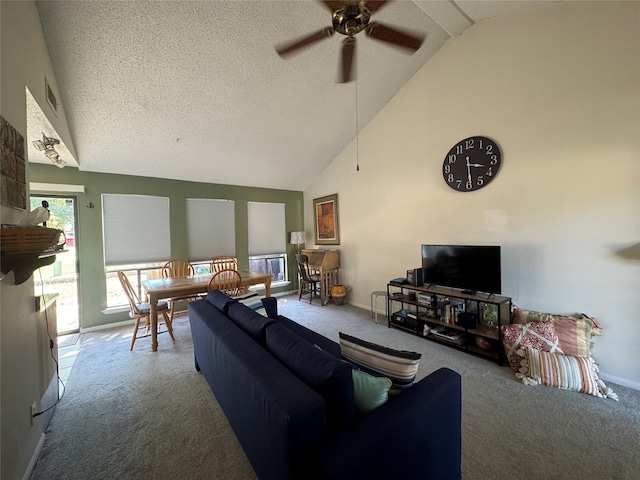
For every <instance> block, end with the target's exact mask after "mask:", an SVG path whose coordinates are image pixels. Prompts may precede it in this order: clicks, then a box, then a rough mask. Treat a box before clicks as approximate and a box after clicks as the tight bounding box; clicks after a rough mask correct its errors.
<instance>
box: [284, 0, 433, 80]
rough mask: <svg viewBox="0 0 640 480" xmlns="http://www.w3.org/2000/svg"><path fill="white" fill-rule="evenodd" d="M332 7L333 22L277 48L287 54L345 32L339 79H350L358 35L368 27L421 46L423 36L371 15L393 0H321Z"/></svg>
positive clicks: (385, 38) (401, 43)
mask: <svg viewBox="0 0 640 480" xmlns="http://www.w3.org/2000/svg"><path fill="white" fill-rule="evenodd" d="M318 1H319V3H322V4H323V5H324V6H325V7H326V8H327V9H329V10H330V11H331V20H332V24H333V25H332V26H331V27H325V28H323V29H321V30H319V31H317V32H313V33H311V34H309V35H305V36H303V37H300V38H297V39H295V40H293V41H292V42H289V43H286V44H284V45H282V46H280V47H276V52H277V53H278V55H280V56H281V57H283V58H286V57H287V56H289V55H291V54H292V53H296V52H297V51H298V50H300V49H302V48H306V47H309V46H311V45H313V44H314V43H316V42H319V41H320V40H324V39H326V38H329V37H331V36H332V35H333V34H334V33H335V32H338V33H340V34H342V35H345V36H346V37H347V38H345V39H344V40H343V41H342V50H341V52H342V53H341V62H340V66H341V69H340V76H339V80H338V83H348V82H350V81H351V80H352V79H353V77H354V66H355V50H356V38H355V36H356V35H357V34H358V33H360V32H362V31H364V32H365V33H366V34H367V36H369V37H371V38H373V39H375V40H380V41H382V42H386V43H389V44H392V45H395V46H398V47H402V48H404V49H406V50H409V51H411V52H415V51H416V50H418V49H419V48H420V46H421V45H422V42H423V41H424V37H419V36H416V35H413V34H410V33H407V32H403V31H401V30H398V29H397V28H393V27H390V26H388V25H384V24H382V23H378V22H372V21H370V19H371V15H372V14H374V13H376V12H377V11H378V10H380V9H381V8H382V7H383V6H384V5H385V4H387V3H390V1H391V0H379V1H375V0H370V1H368V2H367V1H364V0H343V1H339V0H335V1H331V0H318Z"/></svg>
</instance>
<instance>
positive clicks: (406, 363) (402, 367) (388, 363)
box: [339, 332, 422, 391]
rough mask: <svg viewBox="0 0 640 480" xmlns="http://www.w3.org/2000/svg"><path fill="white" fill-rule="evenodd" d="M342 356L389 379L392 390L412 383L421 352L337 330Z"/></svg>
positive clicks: (404, 387) (403, 387)
mask: <svg viewBox="0 0 640 480" xmlns="http://www.w3.org/2000/svg"><path fill="white" fill-rule="evenodd" d="M339 336H340V351H341V353H342V356H343V357H344V358H345V359H347V360H348V361H350V362H351V363H354V364H356V365H357V366H358V367H359V368H361V369H362V370H364V371H365V372H368V373H371V374H372V375H377V376H383V377H387V378H389V379H390V380H391V382H392V386H391V389H392V390H396V391H398V390H404V389H407V388H409V387H410V386H411V385H413V381H414V380H415V378H416V373H418V366H419V362H420V358H421V357H422V354H420V353H416V352H407V351H404V350H394V349H392V348H387V347H383V346H381V345H376V344H375V343H371V342H367V341H365V340H361V339H359V338H356V337H352V336H351V335H347V334H346V333H342V332H339Z"/></svg>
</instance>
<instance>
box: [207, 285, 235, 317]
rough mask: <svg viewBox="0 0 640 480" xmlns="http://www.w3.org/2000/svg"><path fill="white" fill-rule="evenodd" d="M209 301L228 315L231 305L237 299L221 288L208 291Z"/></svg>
mask: <svg viewBox="0 0 640 480" xmlns="http://www.w3.org/2000/svg"><path fill="white" fill-rule="evenodd" d="M207 302H209V303H210V304H211V305H213V306H214V307H216V308H217V309H218V310H220V311H221V312H222V313H224V314H225V315H226V314H227V312H228V311H229V305H231V304H232V303H235V302H237V300H235V299H234V298H231V297H230V296H228V295H225V294H224V293H222V292H221V291H220V290H209V291H208V292H207Z"/></svg>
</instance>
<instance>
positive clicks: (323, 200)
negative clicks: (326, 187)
mask: <svg viewBox="0 0 640 480" xmlns="http://www.w3.org/2000/svg"><path fill="white" fill-rule="evenodd" d="M313 211H314V217H315V222H314V225H315V243H316V245H340V224H339V222H338V194H337V193H335V194H333V195H327V196H325V197H320V198H314V199H313Z"/></svg>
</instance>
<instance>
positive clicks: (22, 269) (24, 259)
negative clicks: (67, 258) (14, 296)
mask: <svg viewBox="0 0 640 480" xmlns="http://www.w3.org/2000/svg"><path fill="white" fill-rule="evenodd" d="M57 253H60V252H48V253H20V254H4V253H3V254H2V259H1V263H0V269H1V270H2V275H7V274H8V273H9V272H11V271H12V270H13V275H14V278H15V284H16V285H21V284H23V283H24V282H26V281H27V280H28V279H29V277H30V276H31V275H32V274H33V272H34V271H35V270H37V269H38V268H40V267H44V266H45V265H51V264H52V263H53V262H55V261H56V254H57Z"/></svg>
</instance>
